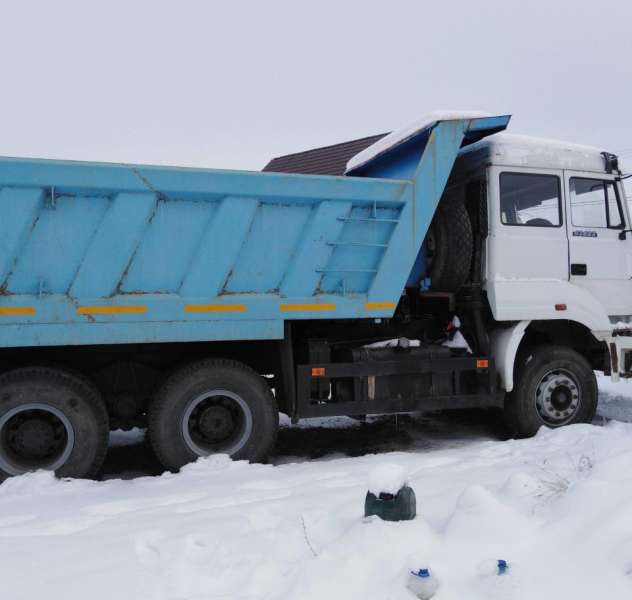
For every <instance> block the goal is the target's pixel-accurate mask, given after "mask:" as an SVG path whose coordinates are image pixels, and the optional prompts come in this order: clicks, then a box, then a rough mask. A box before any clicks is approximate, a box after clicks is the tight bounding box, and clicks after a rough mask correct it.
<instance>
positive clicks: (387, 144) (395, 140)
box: [345, 110, 491, 173]
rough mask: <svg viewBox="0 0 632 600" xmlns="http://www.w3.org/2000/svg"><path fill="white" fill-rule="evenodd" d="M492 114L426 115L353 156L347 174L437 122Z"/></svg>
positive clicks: (443, 112) (452, 112)
mask: <svg viewBox="0 0 632 600" xmlns="http://www.w3.org/2000/svg"><path fill="white" fill-rule="evenodd" d="M489 116H491V115H490V113H486V112H481V111H474V110H435V111H432V112H429V113H426V114H425V115H424V116H423V117H421V118H420V119H417V120H416V121H415V122H414V123H411V124H410V125H407V126H406V127H403V128H402V129H398V130H397V131H393V132H392V133H389V134H388V135H386V136H384V137H383V138H381V139H379V140H378V141H377V142H375V143H374V144H371V145H370V146H369V147H368V148H365V149H364V150H362V152H359V153H358V154H356V155H355V156H353V157H352V158H351V159H350V160H349V162H348V163H347V169H346V171H345V172H347V173H348V172H349V171H352V170H354V169H357V168H358V167H361V166H362V165H364V164H366V163H368V162H369V161H371V160H373V159H374V158H375V157H376V156H379V155H380V154H383V153H384V152H386V151H387V150H390V149H391V148H393V147H394V146H399V145H400V144H403V143H404V142H406V141H408V140H409V139H410V138H412V137H414V136H415V135H417V134H418V133H420V132H421V131H423V130H424V129H427V128H428V127H430V126H431V125H433V124H434V123H436V122H437V121H454V120H456V119H478V118H481V117H489Z"/></svg>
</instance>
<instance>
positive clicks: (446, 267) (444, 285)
mask: <svg viewBox="0 0 632 600" xmlns="http://www.w3.org/2000/svg"><path fill="white" fill-rule="evenodd" d="M473 245H474V242H473V239H472V223H471V221H470V217H469V215H468V214H467V210H466V208H465V205H464V204H463V202H462V201H461V200H460V199H455V200H451V201H448V200H447V199H445V198H444V199H443V200H442V201H441V202H440V203H439V207H438V209H437V212H436V213H435V216H434V218H433V219H432V223H431V224H430V228H429V229H428V233H427V234H426V240H425V249H426V260H427V264H428V276H429V277H430V285H431V287H432V289H433V290H435V291H441V292H457V291H458V290H459V288H460V287H461V286H462V285H463V284H464V283H465V282H466V281H467V278H468V275H469V273H470V265H471V263H472V250H473Z"/></svg>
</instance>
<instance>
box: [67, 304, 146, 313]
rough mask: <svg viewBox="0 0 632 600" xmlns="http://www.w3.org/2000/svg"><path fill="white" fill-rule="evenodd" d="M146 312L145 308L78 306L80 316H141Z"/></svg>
mask: <svg viewBox="0 0 632 600" xmlns="http://www.w3.org/2000/svg"><path fill="white" fill-rule="evenodd" d="M146 312H147V307H146V306H80V307H79V308H78V309H77V313H78V314H80V315H141V314H144V313H146Z"/></svg>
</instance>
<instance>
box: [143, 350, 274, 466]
mask: <svg viewBox="0 0 632 600" xmlns="http://www.w3.org/2000/svg"><path fill="white" fill-rule="evenodd" d="M278 426H279V413H278V409H277V405H276V400H275V398H274V396H273V394H272V392H271V390H270V387H269V386H268V384H267V383H266V381H265V380H264V379H263V377H261V376H260V375H259V374H258V373H256V372H255V371H253V370H252V369H251V368H249V367H247V366H246V365H243V364H241V363H239V362H236V361H232V360H223V359H219V360H218V359H207V360H202V361H199V362H194V363H191V364H189V365H187V366H185V367H183V368H182V369H180V370H178V371H176V372H175V373H174V374H173V375H171V376H170V377H168V378H167V380H166V381H165V382H164V383H163V385H162V386H161V387H160V389H159V390H158V392H157V395H156V397H155V398H154V400H153V402H152V403H151V405H150V407H149V439H150V441H151V444H152V447H153V449H154V452H155V453H156V456H157V457H158V460H159V461H160V462H161V463H162V464H163V465H164V466H165V467H166V468H167V469H170V470H172V471H177V470H178V469H179V468H180V467H182V466H183V465H185V464H187V463H189V462H192V461H194V460H196V459H197V458H198V457H200V456H208V455H210V454H216V453H221V454H229V455H230V456H231V457H232V458H234V459H237V460H240V459H245V460H249V461H252V462H259V461H263V460H265V459H266V457H267V455H268V453H269V452H270V450H271V449H272V448H273V447H274V445H275V443H276V436H277V430H278Z"/></svg>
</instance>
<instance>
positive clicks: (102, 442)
mask: <svg viewBox="0 0 632 600" xmlns="http://www.w3.org/2000/svg"><path fill="white" fill-rule="evenodd" d="M108 435H109V426H108V415H107V411H106V409H105V405H104V403H103V400H102V399H101V395H100V394H99V391H98V390H97V389H96V387H95V386H93V385H92V383H91V382H90V381H89V380H87V379H84V378H83V377H81V376H78V375H74V374H71V373H68V372H66V371H63V370H60V369H53V368H49V367H27V368H22V369H16V370H14V371H9V372H7V373H4V374H3V375H1V376H0V480H3V479H6V478H7V477H8V476H11V475H20V474H22V473H26V472H28V471H34V470H36V469H47V470H51V471H55V473H56V474H57V475H58V476H60V477H93V476H94V475H96V473H97V472H98V470H99V469H100V468H101V465H102V464H103V460H104V458H105V454H106V452H107V446H108Z"/></svg>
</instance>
